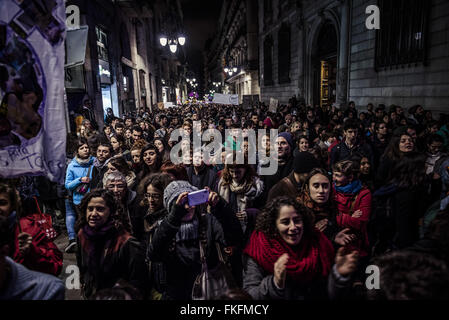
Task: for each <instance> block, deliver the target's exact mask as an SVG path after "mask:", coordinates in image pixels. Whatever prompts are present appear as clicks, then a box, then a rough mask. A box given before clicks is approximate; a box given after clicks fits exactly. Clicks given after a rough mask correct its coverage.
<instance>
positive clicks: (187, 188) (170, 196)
mask: <svg viewBox="0 0 449 320" xmlns="http://www.w3.org/2000/svg"><path fill="white" fill-rule="evenodd" d="M197 190H198V188H197V187H195V186H192V185H191V184H190V183H189V182H187V181H184V180H176V181H173V182H170V184H169V185H168V186H167V187H166V188H165V190H164V207H165V208H166V209H167V211H168V212H170V211H171V208H172V206H173V203H174V201H175V200H176V199H177V198H178V196H179V195H180V194H181V193H183V192H193V191H197Z"/></svg>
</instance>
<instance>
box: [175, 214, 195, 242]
mask: <svg viewBox="0 0 449 320" xmlns="http://www.w3.org/2000/svg"><path fill="white" fill-rule="evenodd" d="M198 227H199V222H198V218H196V217H195V218H193V220H191V221H188V222H183V223H182V224H181V226H180V227H179V230H178V232H177V233H176V243H179V242H184V241H192V240H197V239H198Z"/></svg>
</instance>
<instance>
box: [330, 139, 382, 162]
mask: <svg viewBox="0 0 449 320" xmlns="http://www.w3.org/2000/svg"><path fill="white" fill-rule="evenodd" d="M357 153H362V154H363V155H365V156H366V157H368V159H369V161H370V163H374V157H373V150H372V149H371V146H370V145H369V144H367V143H361V144H358V145H356V146H354V147H353V148H352V149H349V147H348V145H347V144H346V143H345V141H344V140H343V141H342V142H340V143H339V144H337V145H336V146H335V147H333V148H332V150H331V155H330V167H331V168H332V166H333V165H334V164H336V163H337V162H339V161H342V160H350V158H351V157H352V156H353V155H355V154H357Z"/></svg>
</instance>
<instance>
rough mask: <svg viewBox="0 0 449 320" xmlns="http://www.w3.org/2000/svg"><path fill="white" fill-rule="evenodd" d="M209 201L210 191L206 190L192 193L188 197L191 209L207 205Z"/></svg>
mask: <svg viewBox="0 0 449 320" xmlns="http://www.w3.org/2000/svg"><path fill="white" fill-rule="evenodd" d="M208 199H209V191H208V190H206V189H202V190H198V191H194V192H190V193H189V194H188V195H187V201H188V203H189V206H190V207H192V206H197V205H199V204H203V203H206V202H207V200H208Z"/></svg>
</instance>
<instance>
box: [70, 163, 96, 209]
mask: <svg viewBox="0 0 449 320" xmlns="http://www.w3.org/2000/svg"><path fill="white" fill-rule="evenodd" d="M94 159H95V158H94V157H92V156H91V157H90V158H89V161H88V162H87V163H85V164H80V163H79V162H78V160H77V157H75V158H73V159H72V161H71V162H70V163H69V166H68V167H67V172H66V176H65V188H66V189H67V190H69V191H71V192H72V194H73V203H74V204H75V205H78V204H80V203H81V200H82V199H83V197H84V195H85V193H84V194H81V193H78V192H76V191H75V189H76V187H78V186H79V185H80V184H81V183H82V182H81V178H82V177H86V176H87V173H88V171H89V167H90V166H92V169H91V170H90V174H89V178H90V179H92V172H93V171H94V168H93V163H94ZM89 191H90V186H89V188H88V190H87V192H89ZM87 192H86V193H87Z"/></svg>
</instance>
